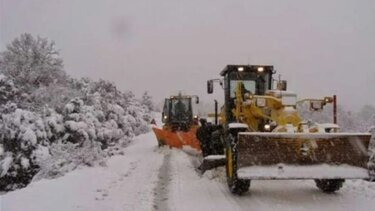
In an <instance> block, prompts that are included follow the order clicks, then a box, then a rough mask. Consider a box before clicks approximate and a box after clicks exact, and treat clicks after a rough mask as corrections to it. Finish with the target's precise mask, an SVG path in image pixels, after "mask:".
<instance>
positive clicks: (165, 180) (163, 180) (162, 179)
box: [153, 154, 172, 211]
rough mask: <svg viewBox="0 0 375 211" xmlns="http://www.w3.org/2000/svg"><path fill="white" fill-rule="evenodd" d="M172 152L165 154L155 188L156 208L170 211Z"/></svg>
mask: <svg viewBox="0 0 375 211" xmlns="http://www.w3.org/2000/svg"><path fill="white" fill-rule="evenodd" d="M170 159H171V154H167V155H165V156H164V160H163V164H162V165H161V167H160V169H159V175H158V178H159V180H158V182H157V184H156V187H155V188H154V196H155V197H154V206H153V207H154V210H160V211H169V210H170V209H169V206H168V191H169V190H168V186H169V183H170V181H171V179H172V176H171V169H170V168H171V165H170V162H171V161H170Z"/></svg>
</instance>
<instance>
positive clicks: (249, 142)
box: [236, 132, 371, 179]
mask: <svg viewBox="0 0 375 211" xmlns="http://www.w3.org/2000/svg"><path fill="white" fill-rule="evenodd" d="M370 139H371V134H369V133H259V132H241V133H239V134H238V142H237V145H236V151H237V167H238V168H237V169H238V170H237V175H238V178H240V179H369V177H370V176H369V170H368V161H369V151H368V146H369V142H370Z"/></svg>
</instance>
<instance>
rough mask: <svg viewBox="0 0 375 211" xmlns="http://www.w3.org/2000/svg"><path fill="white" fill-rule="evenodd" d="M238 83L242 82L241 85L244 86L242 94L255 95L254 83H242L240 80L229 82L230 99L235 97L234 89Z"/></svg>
mask: <svg viewBox="0 0 375 211" xmlns="http://www.w3.org/2000/svg"><path fill="white" fill-rule="evenodd" d="M239 82H242V84H243V86H244V87H243V88H244V90H242V91H243V92H244V93H250V94H254V93H255V89H256V87H255V84H256V83H255V81H252V80H244V81H242V80H231V81H230V85H229V87H230V97H231V98H233V97H235V96H236V88H237V84H238V83H239ZM244 93H242V94H244Z"/></svg>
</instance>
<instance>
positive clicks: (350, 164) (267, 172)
mask: <svg viewBox="0 0 375 211" xmlns="http://www.w3.org/2000/svg"><path fill="white" fill-rule="evenodd" d="M275 72H276V71H275V70H274V68H273V66H263V65H228V66H226V67H225V69H224V70H223V71H222V72H221V73H220V75H221V76H222V77H223V78H221V79H215V80H209V81H208V82H207V89H208V90H207V91H208V93H212V92H213V88H214V86H213V85H214V82H215V81H219V82H220V85H222V87H223V90H224V96H225V102H224V105H223V107H222V108H221V112H220V114H217V115H216V117H215V118H216V122H217V119H218V116H219V115H220V118H219V119H220V122H219V123H218V125H214V126H203V127H202V128H200V129H199V130H201V131H200V133H201V134H202V133H203V134H206V136H202V135H199V134H198V138H199V139H200V141H201V143H216V146H218V144H217V143H221V146H218V147H222V148H224V150H223V152H224V155H220V154H210V153H204V152H205V151H206V150H207V149H208V148H209V147H207V146H206V147H202V151H203V154H205V158H204V161H203V163H202V166H203V167H202V168H203V170H206V169H209V168H212V167H216V166H217V165H215V164H214V165H210V163H211V162H214V163H215V162H216V164H217V163H223V162H220V161H224V163H225V166H226V175H227V183H228V186H229V189H230V191H231V192H232V193H234V194H238V195H241V194H243V193H245V192H246V191H248V189H249V187H250V181H251V180H275V179H278V180H279V179H280V180H283V179H313V180H315V182H316V185H317V187H318V188H319V189H321V190H322V191H324V192H334V191H337V190H339V189H340V188H341V187H342V185H343V183H344V181H345V179H370V173H369V169H368V161H369V150H368V146H369V141H370V139H371V135H370V134H369V133H340V132H338V130H339V126H338V125H337V124H336V113H335V112H334V118H335V121H334V123H326V124H319V123H314V122H306V121H303V120H302V118H301V116H300V115H299V111H298V108H299V107H297V104H299V103H306V102H307V103H308V105H309V107H310V109H311V110H312V111H321V110H322V109H323V107H324V106H325V105H326V104H328V103H333V104H334V105H333V107H334V108H336V98H335V97H334V98H333V97H325V98H322V99H305V100H301V101H297V96H296V94H295V93H293V92H289V91H286V85H287V84H286V81H281V80H279V81H278V82H277V88H275V89H274V88H273V85H274V84H275V85H276V83H274V82H276V80H274V79H273V75H274V74H275ZM216 113H218V112H216ZM205 131H206V133H205ZM207 134H209V135H207ZM218 134H220V135H218ZM216 151H218V150H216Z"/></svg>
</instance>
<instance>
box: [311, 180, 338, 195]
mask: <svg viewBox="0 0 375 211" xmlns="http://www.w3.org/2000/svg"><path fill="white" fill-rule="evenodd" d="M344 182H345V180H344V179H316V180H315V184H316V186H317V187H318V188H319V189H320V190H322V191H323V192H325V193H333V192H335V191H338V190H339V189H340V188H342V185H343V184H344Z"/></svg>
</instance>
